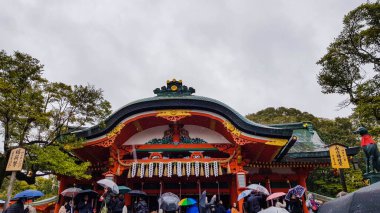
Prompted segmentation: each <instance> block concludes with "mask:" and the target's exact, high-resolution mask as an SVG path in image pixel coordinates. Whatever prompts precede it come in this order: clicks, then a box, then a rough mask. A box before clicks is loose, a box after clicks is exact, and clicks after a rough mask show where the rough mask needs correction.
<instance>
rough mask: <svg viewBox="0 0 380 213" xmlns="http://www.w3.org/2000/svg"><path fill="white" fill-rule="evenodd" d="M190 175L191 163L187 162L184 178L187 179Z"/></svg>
mask: <svg viewBox="0 0 380 213" xmlns="http://www.w3.org/2000/svg"><path fill="white" fill-rule="evenodd" d="M190 173H191V163H190V162H187V163H186V176H187V177H189V176H190Z"/></svg>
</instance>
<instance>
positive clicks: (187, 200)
mask: <svg viewBox="0 0 380 213" xmlns="http://www.w3.org/2000/svg"><path fill="white" fill-rule="evenodd" d="M196 203H197V201H196V200H194V199H193V198H183V199H182V200H181V201H179V203H178V205H179V206H191V205H194V204H196Z"/></svg>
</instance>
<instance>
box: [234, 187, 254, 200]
mask: <svg viewBox="0 0 380 213" xmlns="http://www.w3.org/2000/svg"><path fill="white" fill-rule="evenodd" d="M251 193H252V189H247V190H244V191H242V192H241V193H240V194H239V196H238V199H237V201H239V200H241V199H243V198H245V197H247V196H248V195H250V194H251Z"/></svg>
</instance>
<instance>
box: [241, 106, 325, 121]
mask: <svg viewBox="0 0 380 213" xmlns="http://www.w3.org/2000/svg"><path fill="white" fill-rule="evenodd" d="M246 117H247V118H248V119H249V120H252V121H254V122H257V123H260V124H283V123H295V122H303V121H310V122H312V123H313V125H315V124H316V123H317V120H318V119H317V118H316V117H315V116H314V115H312V114H310V113H307V112H301V111H300V110H298V109H295V108H286V107H279V108H274V107H268V108H266V109H264V110H260V111H258V112H256V113H252V114H249V115H247V116H246Z"/></svg>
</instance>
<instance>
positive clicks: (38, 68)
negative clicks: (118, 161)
mask: <svg viewBox="0 0 380 213" xmlns="http://www.w3.org/2000/svg"><path fill="white" fill-rule="evenodd" d="M42 72H43V65H41V64H40V62H39V61H38V60H37V59H35V58H33V57H31V56H29V55H27V54H24V53H20V52H15V53H14V54H13V55H8V54H7V53H6V52H5V51H0V131H1V132H2V133H3V134H2V135H3V136H4V153H0V185H1V183H2V181H3V179H4V177H5V175H6V173H5V172H4V169H5V162H6V157H7V154H8V152H9V151H10V149H11V148H13V147H24V148H25V149H26V150H27V157H26V163H25V168H24V171H25V172H18V173H17V176H16V177H17V178H18V179H19V180H25V181H27V182H28V183H34V182H35V178H36V176H37V171H39V172H42V173H46V174H50V173H54V174H61V175H69V176H74V177H76V178H89V177H90V176H89V175H87V174H86V170H87V167H88V166H89V163H88V162H81V161H80V160H78V159H76V158H74V157H73V155H72V154H71V153H70V151H71V150H72V149H74V148H78V147H80V146H81V142H82V141H81V140H80V139H77V138H75V137H73V136H68V135H67V133H69V132H70V131H75V130H77V129H80V128H82V127H83V126H86V125H93V124H96V123H99V122H101V121H103V120H104V119H105V118H106V117H107V116H108V115H109V114H110V108H111V106H110V103H109V102H108V101H106V100H105V99H104V98H103V91H102V90H101V89H96V88H95V87H94V86H92V85H86V86H82V85H74V86H71V85H66V84H64V83H60V82H49V81H48V80H46V79H45V78H43V76H42Z"/></svg>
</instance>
